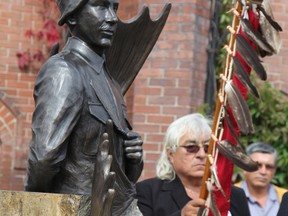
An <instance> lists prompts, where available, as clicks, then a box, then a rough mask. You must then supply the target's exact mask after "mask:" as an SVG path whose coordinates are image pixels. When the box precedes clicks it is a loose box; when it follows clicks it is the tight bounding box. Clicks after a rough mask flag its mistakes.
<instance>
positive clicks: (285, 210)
mask: <svg viewBox="0 0 288 216" xmlns="http://www.w3.org/2000/svg"><path fill="white" fill-rule="evenodd" d="M287 215H288V192H286V193H285V194H284V195H283V197H282V201H281V203H280V208H279V211H278V213H277V216H287Z"/></svg>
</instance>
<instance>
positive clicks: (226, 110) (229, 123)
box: [223, 106, 240, 143]
mask: <svg viewBox="0 0 288 216" xmlns="http://www.w3.org/2000/svg"><path fill="white" fill-rule="evenodd" d="M223 107H224V109H225V115H224V119H225V122H226V124H227V126H228V129H229V131H230V132H231V135H232V137H233V138H234V139H235V140H236V142H237V143H240V140H239V138H238V136H237V135H236V132H235V130H234V127H233V125H232V122H231V121H230V117H229V113H228V109H227V107H226V106H223Z"/></svg>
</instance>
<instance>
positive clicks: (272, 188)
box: [236, 142, 287, 216]
mask: <svg viewBox="0 0 288 216" xmlns="http://www.w3.org/2000/svg"><path fill="white" fill-rule="evenodd" d="M246 152H247V154H248V155H249V156H250V157H251V158H252V159H253V160H254V161H257V162H258V163H259V169H258V170H257V171H255V172H246V171H244V172H243V174H244V178H245V181H243V182H242V183H238V184H236V185H237V186H241V187H242V188H243V189H244V191H245V194H246V197H247V201H248V205H249V209H250V212H251V215H257V216H275V215H277V211H278V209H279V203H280V201H281V198H282V196H283V194H284V192H286V191H287V190H286V189H284V188H280V187H277V186H276V185H273V184H271V180H272V179H273V177H274V175H275V172H276V167H277V159H278V156H277V151H276V149H275V148H273V147H272V146H271V145H270V144H268V143H264V142H257V143H253V144H251V145H249V146H248V147H247V149H246Z"/></svg>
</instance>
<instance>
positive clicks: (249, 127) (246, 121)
mask: <svg viewBox="0 0 288 216" xmlns="http://www.w3.org/2000/svg"><path fill="white" fill-rule="evenodd" d="M220 76H221V75H220ZM222 76H223V75H222ZM224 90H225V92H226V94H227V99H228V103H229V105H230V107H231V109H232V113H233V116H234V118H235V121H236V123H237V125H238V127H239V129H240V131H241V132H242V133H243V134H245V135H247V134H249V133H251V132H253V130H254V129H253V123H252V118H251V116H250V113H249V109H248V106H247V104H246V102H245V100H244V98H243V96H242V94H241V92H240V91H239V89H238V88H237V87H236V86H235V85H234V84H233V83H232V81H231V80H229V81H226V84H225V87H224Z"/></svg>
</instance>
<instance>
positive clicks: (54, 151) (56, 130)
mask: <svg viewBox="0 0 288 216" xmlns="http://www.w3.org/2000/svg"><path fill="white" fill-rule="evenodd" d="M69 70H70V69H69V67H67V65H66V63H65V62H63V61H59V62H52V63H49V62H48V63H47V64H46V65H45V66H44V67H43V69H42V70H41V72H40V73H39V76H38V78H37V80H36V83H35V89H34V99H35V111H34V113H33V120H32V133H33V134H32V140H31V143H30V154H29V160H28V176H27V185H26V188H25V189H26V190H28V191H38V192H49V189H50V185H51V182H52V180H53V178H54V177H55V175H56V174H57V173H58V172H59V171H60V165H61V163H63V161H64V160H65V157H66V154H67V144H68V140H69V136H70V134H71V132H72V130H73V128H74V126H75V124H76V122H77V119H78V118H79V115H80V113H79V112H80V109H81V104H82V100H83V99H82V97H81V83H80V82H81V81H79V80H77V77H73V75H75V73H71V72H70V71H69Z"/></svg>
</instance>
